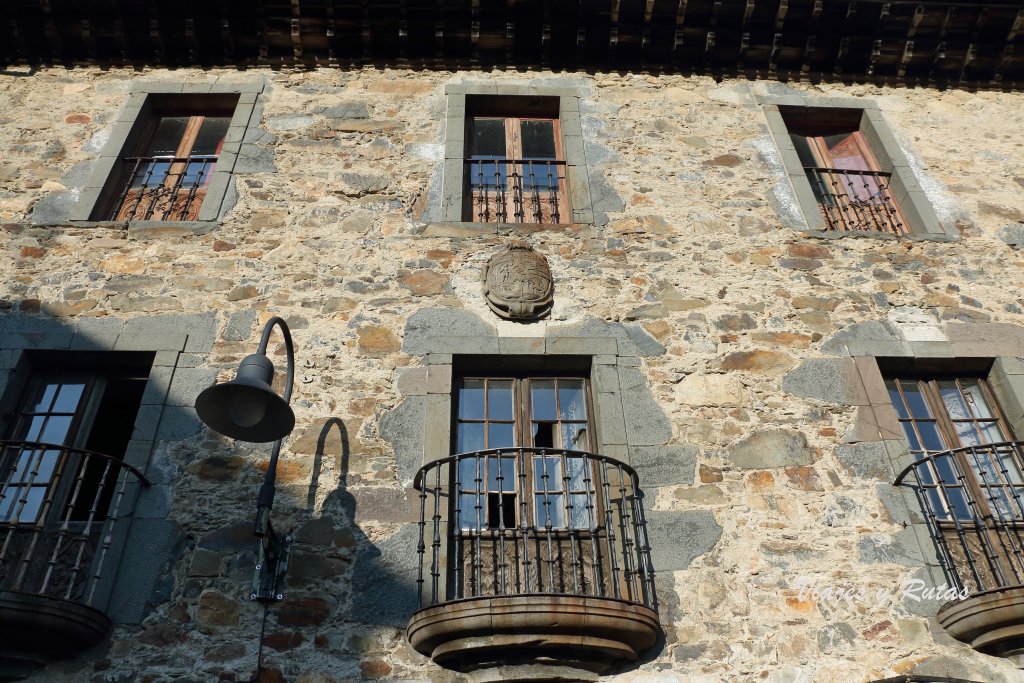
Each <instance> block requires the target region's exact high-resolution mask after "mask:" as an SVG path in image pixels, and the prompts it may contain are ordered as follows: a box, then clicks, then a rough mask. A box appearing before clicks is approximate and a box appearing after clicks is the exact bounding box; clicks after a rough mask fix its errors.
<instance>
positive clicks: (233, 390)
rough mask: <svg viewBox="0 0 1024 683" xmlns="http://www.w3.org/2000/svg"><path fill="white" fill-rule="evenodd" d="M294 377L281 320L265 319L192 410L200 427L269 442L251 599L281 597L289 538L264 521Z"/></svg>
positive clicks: (290, 424) (288, 422)
mask: <svg viewBox="0 0 1024 683" xmlns="http://www.w3.org/2000/svg"><path fill="white" fill-rule="evenodd" d="M275 326H277V327H279V328H280V329H281V335H282V336H283V337H284V346H285V350H286V351H287V355H288V369H287V375H286V379H285V384H284V396H279V395H278V394H277V392H276V391H274V388H273V387H272V386H271V382H272V381H273V379H274V364H273V363H272V362H271V360H270V359H269V358H268V357H267V344H268V343H269V341H270V333H271V331H272V330H273V328H274V327H275ZM294 379H295V348H294V346H293V345H292V335H291V331H290V330H289V329H288V325H287V323H285V321H284V320H283V319H281V318H279V317H277V316H274V317H273V318H271V319H270V320H268V321H267V324H266V325H265V326H264V328H263V337H262V338H261V339H260V346H259V348H258V349H257V350H256V353H254V354H252V355H251V356H246V357H245V358H244V359H243V360H242V362H241V363H240V364H239V366H238V372H237V373H236V375H235V379H233V380H232V381H230V382H224V383H222V384H215V385H213V386H212V387H209V388H207V389H205V390H204V391H203V392H202V393H201V394H199V396H198V397H197V398H196V413H198V415H199V419H200V420H202V421H203V422H204V423H205V424H206V426H208V427H209V428H210V429H213V430H214V431H217V432H220V433H221V434H223V435H224V436H228V437H231V438H232V439H237V440H239V441H249V442H252V443H268V442H270V441H273V442H274V445H273V447H272V448H271V451H270V463H269V464H268V466H267V474H266V476H264V478H263V485H262V486H261V487H260V493H259V497H258V498H257V499H256V524H255V528H254V529H253V534H254V535H255V536H257V537H259V539H260V550H259V558H258V559H257V561H256V574H255V576H254V577H253V584H252V595H251V596H250V597H251V598H252V599H253V600H283V599H284V595H283V593H282V591H283V589H284V576H285V573H286V572H287V570H288V555H289V550H290V548H291V541H292V539H291V536H287V535H285V536H280V535H278V534H277V533H276V532H275V531H274V527H273V525H271V523H270V511H271V509H272V508H273V507H274V493H275V490H276V488H275V486H276V481H277V460H278V457H279V456H280V455H281V440H282V439H284V437H286V436H288V434H290V433H291V431H292V429H293V428H294V427H295V413H293V412H292V409H291V407H290V406H289V405H288V404H289V402H290V401H291V398H292V383H293V381H294Z"/></svg>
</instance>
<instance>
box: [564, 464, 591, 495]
mask: <svg viewBox="0 0 1024 683" xmlns="http://www.w3.org/2000/svg"><path fill="white" fill-rule="evenodd" d="M565 466H566V467H567V468H568V469H569V488H571V489H572V490H573V491H588V490H592V489H593V488H594V475H592V474H591V473H590V466H589V465H588V464H587V461H586V460H585V459H584V458H566V461H565Z"/></svg>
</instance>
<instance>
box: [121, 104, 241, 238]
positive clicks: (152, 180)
mask: <svg viewBox="0 0 1024 683" xmlns="http://www.w3.org/2000/svg"><path fill="white" fill-rule="evenodd" d="M230 122H231V112H230V110H220V111H218V110H217V109H215V108H210V109H208V110H205V111H204V112H203V113H202V114H197V113H189V112H188V110H184V111H182V110H175V109H174V108H168V109H166V110H164V111H163V112H161V113H160V114H159V115H157V116H155V117H154V118H153V119H152V120H151V121H150V122H149V130H147V131H146V134H145V135H144V137H143V140H144V141H143V142H142V144H141V145H139V147H138V149H137V150H136V152H135V153H134V154H133V155H132V156H127V157H124V159H123V161H122V177H123V180H122V181H121V184H122V186H123V189H122V190H121V192H120V193H119V194H118V196H117V199H116V201H115V202H114V204H113V208H112V210H111V212H110V220H115V221H132V220H144V221H149V220H159V221H167V220H171V221H194V220H196V219H197V218H198V217H199V209H200V207H201V206H202V204H203V199H204V198H205V197H206V190H207V187H208V186H209V184H210V178H211V177H212V176H213V172H214V169H215V168H216V167H217V158H218V156H219V155H220V152H221V149H222V147H223V146H224V136H225V135H226V134H227V130H228V125H229V124H230Z"/></svg>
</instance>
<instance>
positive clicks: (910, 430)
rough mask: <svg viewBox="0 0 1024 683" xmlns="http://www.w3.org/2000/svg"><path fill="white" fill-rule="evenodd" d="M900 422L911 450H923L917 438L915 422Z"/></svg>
mask: <svg viewBox="0 0 1024 683" xmlns="http://www.w3.org/2000/svg"><path fill="white" fill-rule="evenodd" d="M900 424H901V425H902V426H903V433H904V434H905V435H906V437H907V443H909V444H910V450H912V451H919V450H921V444H920V442H919V441H918V440H917V433H916V432H915V431H914V423H913V422H901V423H900Z"/></svg>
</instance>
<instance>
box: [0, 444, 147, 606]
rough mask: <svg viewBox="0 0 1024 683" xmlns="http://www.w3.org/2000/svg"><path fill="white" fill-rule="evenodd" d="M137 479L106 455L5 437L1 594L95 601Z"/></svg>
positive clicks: (0, 461) (0, 474)
mask: <svg viewBox="0 0 1024 683" xmlns="http://www.w3.org/2000/svg"><path fill="white" fill-rule="evenodd" d="M140 484H141V485H143V486H148V485H149V482H148V481H147V480H146V477H145V476H144V475H143V474H142V473H141V472H139V471H138V470H137V469H135V468H134V467H132V466H131V465H128V464H126V463H123V462H121V461H120V460H118V459H116V458H112V457H110V456H108V455H103V454H101V453H94V452H91V451H87V450H83V449H80V448H69V447H67V446H58V445H54V444H47V443H36V442H29V441H0V592H2V593H7V592H10V593H16V594H21V595H33V596H43V597H46V598H53V599H57V600H62V601H66V602H72V603H77V604H80V605H86V606H93V602H94V598H95V597H96V594H97V586H98V585H99V584H100V582H101V581H102V580H103V579H105V578H107V577H106V575H105V574H104V572H105V571H106V567H107V564H108V562H107V560H109V559H110V557H111V555H113V554H114V552H112V544H113V543H114V541H113V539H114V538H115V537H116V536H117V532H118V531H119V530H120V529H119V526H120V523H121V522H122V521H123V519H124V517H125V516H126V515H128V514H130V513H131V511H132V510H131V507H132V506H133V505H134V497H133V496H131V495H129V492H130V489H132V487H135V486H138V485H140ZM113 550H114V551H116V548H115V549H113ZM115 559H116V558H115ZM115 565H116V562H115Z"/></svg>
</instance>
